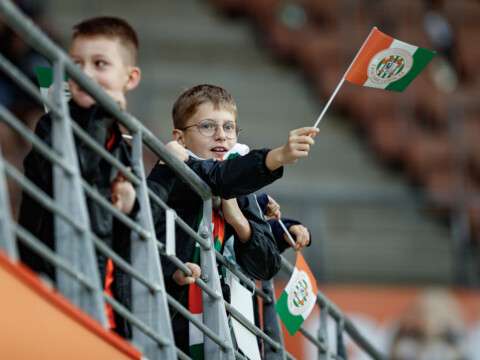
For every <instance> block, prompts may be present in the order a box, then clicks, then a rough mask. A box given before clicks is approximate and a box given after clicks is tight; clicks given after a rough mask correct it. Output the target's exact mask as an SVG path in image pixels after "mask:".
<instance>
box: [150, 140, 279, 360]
mask: <svg viewBox="0 0 480 360" xmlns="http://www.w3.org/2000/svg"><path fill="white" fill-rule="evenodd" d="M267 153H268V151H267V150H266V149H265V150H254V151H252V152H250V153H249V154H248V155H245V156H243V157H236V158H232V159H229V160H226V161H223V162H219V161H215V160H197V159H194V158H190V159H189V161H188V162H187V165H188V166H189V167H190V168H192V170H193V171H194V172H195V173H196V174H197V175H199V177H200V178H202V180H204V181H205V182H206V183H207V184H208V185H209V186H210V187H211V189H212V192H213V193H214V194H215V195H217V196H219V197H221V198H224V199H230V198H233V197H236V198H237V201H238V205H239V208H240V209H241V210H242V213H243V214H244V216H245V217H246V218H247V220H248V222H249V224H250V226H251V229H252V237H251V239H250V240H249V241H248V242H246V243H242V242H241V241H240V240H238V239H237V238H236V234H235V231H234V229H233V228H232V227H231V226H230V225H229V224H228V223H225V225H226V226H225V236H224V239H225V240H224V241H225V242H226V241H227V239H228V238H230V237H231V236H234V252H235V257H236V261H237V263H238V264H239V265H240V267H241V268H242V270H243V271H244V273H245V274H246V275H248V276H250V277H252V278H254V279H258V280H267V279H271V278H272V277H273V276H274V275H275V274H276V273H277V272H278V271H279V270H280V262H281V258H280V253H279V251H278V249H277V247H276V245H275V242H274V239H273V235H272V233H271V231H270V227H269V226H268V224H267V222H266V221H265V220H264V218H263V215H262V212H261V209H260V207H259V206H258V203H257V201H256V197H255V196H254V195H251V193H252V192H254V191H256V190H258V189H259V188H261V187H263V186H266V185H268V184H270V183H272V182H273V181H275V180H276V179H278V178H279V177H280V176H281V175H282V171H283V170H282V169H279V170H277V171H275V172H270V171H269V170H268V169H267V168H266V166H265V157H266V154H267ZM166 170H167V167H166V166H164V165H163V166H162V165H156V166H155V167H154V168H153V170H152V172H151V173H150V175H149V176H148V179H147V181H148V183H149V186H150V188H152V184H153V185H155V184H158V183H161V182H162V181H163V179H164V178H165V175H164V173H165V171H166ZM167 204H168V205H169V206H170V207H172V208H173V209H174V210H175V211H176V212H177V214H178V216H180V217H181V218H182V219H183V220H184V221H185V222H186V223H187V224H188V225H190V226H191V227H192V228H194V229H196V222H197V217H198V214H199V210H200V209H201V206H202V200H201V198H200V197H199V196H198V195H197V194H196V193H195V192H194V191H193V190H192V189H190V187H189V186H187V185H186V183H185V182H183V181H182V180H181V179H180V178H179V177H177V180H176V182H175V184H174V186H173V189H172V190H171V193H170V197H169V199H168V202H167ZM152 207H153V211H152V213H153V218H154V222H155V228H156V229H155V230H156V233H157V237H158V239H159V240H160V241H162V242H165V219H164V217H163V216H162V214H161V210H160V209H159V208H158V207H156V206H152ZM175 235H176V252H177V257H178V258H179V259H180V260H181V261H183V262H192V261H193V255H194V251H195V240H194V239H193V238H191V237H190V236H189V235H187V234H186V233H185V232H184V231H183V230H181V229H179V228H178V227H177V230H176V234H175ZM161 263H162V269H163V276H164V278H165V286H166V288H167V292H168V293H169V294H171V295H172V296H173V297H175V298H176V299H177V300H178V301H179V302H180V303H182V305H183V306H185V307H188V290H189V287H188V286H179V285H177V284H176V283H175V282H174V281H173V279H172V275H173V273H174V272H175V271H176V270H177V269H178V268H177V267H176V266H175V265H174V264H172V263H171V262H170V261H169V260H168V259H167V258H166V257H164V256H162V258H161ZM171 313H172V314H174V315H173V317H172V326H173V330H174V335H175V341H176V345H177V346H178V347H179V348H181V349H182V350H183V351H186V352H187V353H188V321H187V320H186V319H185V318H184V317H183V316H181V315H180V314H178V313H176V312H175V311H174V310H173V309H171Z"/></svg>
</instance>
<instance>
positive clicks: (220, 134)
mask: <svg viewBox="0 0 480 360" xmlns="http://www.w3.org/2000/svg"><path fill="white" fill-rule="evenodd" d="M226 138H227V136H226V134H225V130H224V129H223V126H220V125H218V126H217V128H216V129H215V139H219V140H225V139H226Z"/></svg>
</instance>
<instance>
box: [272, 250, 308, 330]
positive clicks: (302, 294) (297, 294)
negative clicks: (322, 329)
mask: <svg viewBox="0 0 480 360" xmlns="http://www.w3.org/2000/svg"><path fill="white" fill-rule="evenodd" d="M316 301H317V282H316V280H315V278H314V277H313V275H312V272H311V271H310V268H309V267H308V265H307V263H306V261H305V259H304V258H303V256H302V254H301V253H300V251H298V252H297V262H296V263H295V269H294V270H293V274H292V276H291V277H290V280H289V281H288V284H287V286H286V287H285V290H283V293H282V295H280V298H279V299H278V301H277V303H276V305H275V310H276V311H277V313H278V316H280V319H282V321H283V323H284V324H285V327H286V328H287V330H288V332H289V333H290V335H292V336H293V335H294V334H295V332H296V331H297V330H298V329H299V328H300V326H301V325H302V323H303V322H304V321H305V319H306V318H307V317H308V315H310V313H311V311H312V309H313V306H314V305H315V302H316Z"/></svg>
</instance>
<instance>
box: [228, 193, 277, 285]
mask: <svg viewBox="0 0 480 360" xmlns="http://www.w3.org/2000/svg"><path fill="white" fill-rule="evenodd" d="M237 201H238V205H239V207H240V209H241V210H242V212H243V214H244V215H245V217H246V218H247V220H248V222H249V224H250V226H251V229H252V237H251V239H250V240H249V241H247V242H246V243H243V242H241V241H240V240H238V239H237V238H236V237H235V241H234V251H235V258H236V261H237V263H238V264H239V265H240V266H241V268H242V270H243V271H244V272H245V273H246V274H247V275H248V276H250V277H251V278H253V279H256V280H269V279H271V278H272V277H273V276H275V274H277V273H278V271H279V270H280V265H281V258H280V252H279V251H278V249H277V246H276V244H275V240H274V238H273V235H272V232H271V231H270V226H269V225H268V223H267V222H266V221H265V220H264V218H263V215H262V213H261V210H260V207H259V206H258V203H257V200H256V198H255V195H248V196H242V197H240V198H238V199H237Z"/></svg>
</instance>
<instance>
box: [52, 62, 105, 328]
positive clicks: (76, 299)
mask: <svg viewBox="0 0 480 360" xmlns="http://www.w3.org/2000/svg"><path fill="white" fill-rule="evenodd" d="M53 75H54V84H55V86H54V103H55V105H56V106H57V107H59V108H60V109H61V113H62V114H63V116H60V117H59V116H55V115H54V114H53V113H52V132H53V136H52V138H53V140H52V146H53V149H54V150H55V151H57V152H58V154H60V156H62V157H63V160H64V161H65V163H67V164H71V169H70V170H71V173H70V174H67V173H65V171H64V170H63V169H61V168H60V167H58V166H56V165H53V186H54V187H53V193H54V198H55V201H56V202H57V204H58V207H59V208H60V209H61V211H62V212H64V213H68V214H70V216H72V217H73V218H75V219H77V220H78V222H79V223H80V224H83V225H84V226H83V229H85V230H83V231H77V230H75V229H73V228H72V227H71V226H70V225H68V224H67V223H66V222H65V221H64V220H62V219H61V218H60V217H59V216H55V217H54V223H55V250H56V252H57V253H58V254H59V255H60V256H61V257H62V258H64V259H65V260H66V261H67V262H68V263H69V264H71V265H72V268H74V269H76V270H77V271H80V272H81V273H82V274H84V276H85V277H86V278H87V279H88V280H89V282H90V283H91V284H92V285H93V288H94V290H92V291H85V288H84V287H83V285H81V284H80V283H79V282H77V281H75V280H74V279H72V278H71V277H70V276H69V275H68V274H66V273H64V272H62V271H60V270H58V271H57V287H58V289H59V291H60V292H61V293H62V294H63V295H65V296H66V297H67V298H69V299H70V300H71V301H72V302H73V303H75V304H76V305H77V306H79V307H80V308H81V309H83V310H84V311H85V312H87V313H88V314H90V315H91V316H92V317H94V318H95V319H96V320H97V321H99V322H100V323H101V324H102V325H103V326H105V327H106V325H107V322H106V316H105V308H104V302H103V295H102V292H103V291H102V290H101V283H100V276H99V270H98V266H97V259H96V255H95V249H94V246H93V242H92V241H91V239H90V237H89V235H88V234H89V232H88V231H86V230H87V229H90V221H89V218H88V213H87V207H86V205H85V194H84V192H83V188H82V186H81V174H80V169H79V165H78V158H77V154H76V151H75V147H74V144H75V142H74V139H73V132H72V128H71V125H70V121H71V119H70V115H69V111H68V108H67V104H66V100H65V98H64V95H63V88H62V85H61V84H63V79H64V76H65V71H64V64H63V62H61V61H57V62H56V63H55V64H54V73H53Z"/></svg>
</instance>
